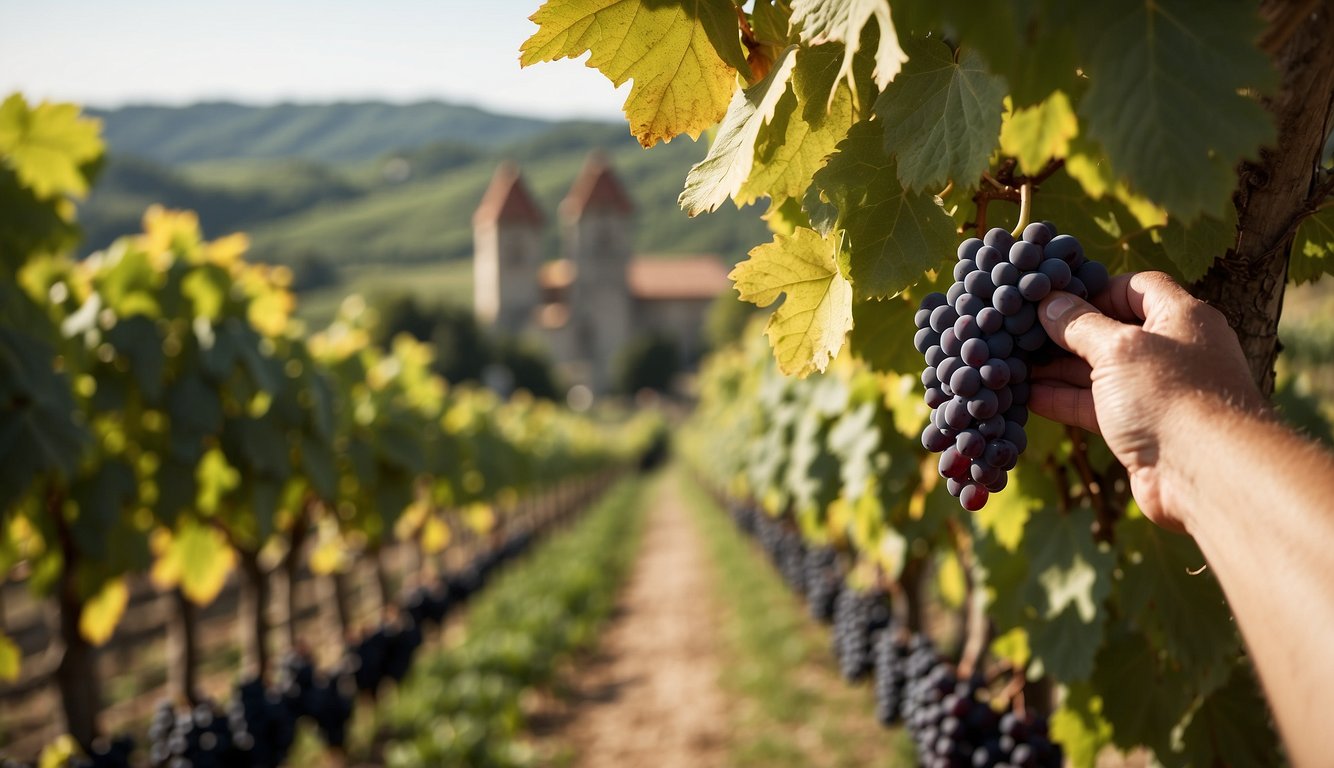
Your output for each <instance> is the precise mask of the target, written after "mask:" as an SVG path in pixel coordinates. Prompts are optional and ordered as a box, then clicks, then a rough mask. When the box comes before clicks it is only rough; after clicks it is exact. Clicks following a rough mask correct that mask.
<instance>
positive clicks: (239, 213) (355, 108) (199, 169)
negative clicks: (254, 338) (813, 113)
mask: <svg viewBox="0 0 1334 768" xmlns="http://www.w3.org/2000/svg"><path fill="white" fill-rule="evenodd" d="M100 116H101V118H102V119H103V121H104V125H105V131H106V136H107V139H108V144H109V147H110V153H109V159H108V161H107V163H106V167H105V169H104V171H103V173H102V176H101V178H100V181H99V183H98V184H97V186H96V188H95V189H94V191H93V194H92V195H91V197H90V198H89V199H88V201H87V202H86V203H85V204H84V205H83V206H82V210H81V211H80V221H81V222H82V225H83V227H84V231H85V233H86V239H85V246H84V251H85V252H88V251H92V250H95V249H97V248H100V247H103V246H104V245H106V244H107V243H109V242H110V241H111V240H112V239H114V238H115V237H117V236H119V235H122V234H125V233H128V232H134V231H137V230H138V229H139V227H140V222H139V217H140V215H142V212H143V210H144V208H145V207H146V206H147V205H148V204H150V203H154V202H158V203H163V204H165V205H168V206H171V207H180V208H188V209H192V210H195V211H198V213H199V216H200V221H201V223H202V225H203V227H204V231H205V232H206V233H207V234H208V235H209V236H216V235H222V234H226V233H229V232H234V231H245V232H247V233H248V234H249V235H250V236H251V237H252V240H253V251H252V253H253V254H254V256H255V258H256V259H257V260H261V261H270V262H279V263H288V264H295V263H301V262H306V263H310V262H322V263H326V264H331V265H334V266H337V267H339V268H344V267H349V266H356V265H365V264H377V265H402V264H421V263H427V262H434V261H437V260H451V259H459V258H465V257H467V256H469V255H470V254H471V250H472V231H471V223H470V220H471V216H472V211H473V209H474V208H475V207H476V205H477V201H478V200H479V199H480V197H481V194H482V191H483V190H484V189H485V186H486V184H487V182H488V180H489V179H490V177H491V174H492V172H493V171H494V169H495V166H496V164H497V163H499V162H500V161H501V160H502V159H505V158H509V159H513V160H515V161H517V162H518V163H519V164H520V166H521V167H522V169H523V171H524V174H525V176H526V179H527V181H528V183H529V185H530V187H531V188H532V190H533V192H534V193H535V194H536V195H537V197H538V199H539V202H540V203H541V204H542V206H543V209H544V210H545V211H546V212H547V213H548V214H549V215H550V216H551V217H552V219H553V221H554V217H555V211H556V206H557V205H558V204H559V202H560V200H561V198H562V197H563V196H564V195H565V193H566V191H567V190H568V189H569V186H570V184H571V183H572V182H573V180H574V177H575V174H576V173H577V172H578V169H579V168H580V166H581V165H582V163H583V162H584V159H585V157H586V155H587V154H588V153H589V152H590V151H593V150H595V149H600V150H603V151H605V152H607V153H608V154H609V156H610V158H611V162H612V164H613V165H614V167H615V168H616V170H617V172H618V173H619V174H620V175H621V177H622V179H623V180H624V181H625V183H626V187H627V189H629V191H630V193H631V195H633V196H634V198H635V202H636V203H637V204H638V206H639V211H640V218H639V233H638V240H637V243H636V247H637V249H638V250H640V251H641V252H663V253H672V252H676V253H690V252H713V253H718V254H720V255H721V256H722V257H723V258H725V259H727V260H729V261H734V260H738V259H739V258H741V256H742V255H743V254H744V252H745V250H746V247H747V246H748V245H749V244H751V243H753V242H754V241H755V240H756V239H757V238H761V237H762V236H763V231H764V227H763V223H762V222H761V221H760V220H759V209H749V210H747V211H743V212H737V211H735V210H729V211H726V212H724V213H723V214H722V215H719V216H714V217H705V218H700V219H696V220H691V219H688V218H687V217H686V216H685V214H683V213H682V212H681V211H680V209H679V208H678V206H677V204H676V197H677V195H678V194H679V192H680V185H681V180H682V179H683V178H684V177H685V174H686V172H687V171H688V170H689V168H690V165H691V164H692V163H694V162H696V161H698V160H699V159H700V158H701V157H703V155H704V152H705V147H704V146H703V145H702V144H694V143H691V142H689V141H687V140H685V139H681V140H679V141H676V142H673V143H672V144H671V145H670V146H668V147H666V148H664V150H663V151H661V152H656V153H644V152H641V151H640V150H639V146H638V143H637V142H636V141H635V140H634V139H633V137H631V136H630V135H629V133H628V131H627V130H626V129H625V127H624V126H622V125H617V124H611V123H588V122H544V121H539V120H533V119H530V118H521V117H511V116H505V115H496V114H491V113H486V112H482V111H480V110H476V109H473V108H465V107H455V106H452V105H445V104H420V105H410V106H394V105H388V104H336V105H307V106H294V105H283V106H276V107H264V108H260V107H243V106H239V105H234V104H201V105H195V106H191V107H183V108H168V107H130V108H126V109H122V110H117V111H113V112H103V113H100ZM354 135H355V136H356V138H355V139H353V138H351V137H352V136H354ZM548 237H549V241H550V242H549V244H548V252H549V253H552V254H554V253H555V252H556V248H557V243H556V234H555V228H554V227H552V228H551V229H550V230H549V231H548Z"/></svg>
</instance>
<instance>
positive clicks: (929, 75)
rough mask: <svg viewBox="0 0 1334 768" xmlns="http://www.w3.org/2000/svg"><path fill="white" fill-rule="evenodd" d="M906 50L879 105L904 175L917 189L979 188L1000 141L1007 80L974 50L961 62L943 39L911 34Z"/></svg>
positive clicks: (906, 185)
mask: <svg viewBox="0 0 1334 768" xmlns="http://www.w3.org/2000/svg"><path fill="white" fill-rule="evenodd" d="M907 49H908V52H909V53H910V55H911V56H912V59H911V60H910V61H909V63H908V64H907V65H906V66H905V67H904V68H903V72H902V73H901V74H900V75H899V76H898V78H897V79H895V81H894V82H893V83H891V84H890V85H889V87H888V88H886V89H885V91H884V93H882V94H880V98H879V99H877V100H876V103H875V113H876V115H877V116H878V117H879V118H880V120H881V121H882V122H883V124H884V131H885V141H884V143H885V151H886V152H888V153H890V154H892V155H895V156H896V157H897V158H898V177H899V181H900V182H901V183H902V185H903V188H904V189H907V190H912V191H917V192H921V191H933V192H934V191H937V190H940V189H941V188H943V187H944V186H945V185H946V184H947V183H948V182H949V181H950V180H951V179H953V180H954V181H955V182H957V183H958V184H960V185H962V186H964V187H967V188H971V187H974V186H976V185H977V182H978V180H979V179H981V177H982V172H983V171H985V170H986V169H987V163H988V162H989V160H990V158H991V153H992V152H993V151H994V150H995V149H996V143H997V141H998V140H999V136H1000V128H1001V114H1002V112H1003V111H1004V107H1005V81H1004V80H1003V79H1001V78H999V77H996V76H995V75H993V74H991V73H990V72H988V71H987V69H986V64H985V63H984V62H983V61H982V58H981V57H980V56H978V55H977V54H975V53H972V52H971V51H964V52H963V55H962V56H961V57H960V58H959V60H958V61H957V62H956V61H955V60H954V54H953V52H952V51H951V50H950V48H949V46H947V45H945V44H944V43H942V42H940V41H939V40H934V39H933V40H923V39H920V38H911V39H909V40H908V43H907Z"/></svg>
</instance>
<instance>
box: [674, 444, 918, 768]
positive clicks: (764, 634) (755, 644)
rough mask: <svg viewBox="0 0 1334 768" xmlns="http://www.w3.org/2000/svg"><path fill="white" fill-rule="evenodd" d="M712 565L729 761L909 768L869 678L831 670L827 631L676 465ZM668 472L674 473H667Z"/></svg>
mask: <svg viewBox="0 0 1334 768" xmlns="http://www.w3.org/2000/svg"><path fill="white" fill-rule="evenodd" d="M676 474H677V476H678V478H679V479H680V481H681V483H682V486H683V488H684V496H685V499H686V504H687V505H688V506H689V507H690V511H691V513H692V515H693V519H694V520H695V522H696V524H697V527H698V529H699V530H700V532H701V533H702V534H703V537H704V539H705V542H706V546H707V547H708V549H709V551H710V553H711V554H712V556H713V557H712V559H713V563H714V567H715V568H716V569H717V579H716V582H717V584H718V602H719V603H720V607H721V613H722V616H721V624H722V630H723V633H722V634H723V639H724V648H723V649H722V652H723V665H722V666H723V670H724V671H723V675H722V680H721V682H722V684H723V686H724V687H725V689H726V690H727V693H728V695H729V697H730V698H731V699H732V700H733V701H735V702H736V705H735V709H734V712H733V713H732V719H733V723H732V732H733V736H732V739H731V744H730V745H729V746H730V750H731V755H730V759H729V761H728V763H727V764H728V765H730V766H737V767H738V768H746V767H747V766H765V767H766V768H782V767H783V766H793V767H794V768H795V767H796V766H831V767H834V768H841V767H842V766H847V767H848V768H867V766H911V765H915V764H916V761H915V759H914V757H913V752H912V746H911V743H910V740H909V739H908V738H907V737H906V736H905V735H904V734H903V733H902V732H901V731H899V730H894V731H886V730H884V729H882V728H880V726H879V724H878V723H877V722H876V721H875V715H874V711H875V710H874V702H873V699H872V694H871V690H870V687H869V685H868V684H866V683H862V684H859V685H857V686H850V685H849V684H847V683H845V682H844V681H843V680H842V679H841V678H840V677H839V675H838V669H837V667H836V666H835V663H834V658H833V655H832V654H831V652H830V642H831V641H830V634H829V631H828V630H827V629H825V628H823V627H821V626H820V625H819V624H818V623H816V622H815V621H813V620H812V619H811V618H809V616H808V615H807V613H806V609H805V606H804V604H803V603H802V602H801V600H800V599H799V598H798V597H797V596H796V595H794V594H793V593H792V592H791V591H790V590H788V588H787V587H786V586H785V585H784V584H783V582H782V580H781V579H780V578H779V576H778V573H777V572H776V571H775V570H774V569H773V568H772V566H771V565H770V564H769V562H768V560H767V559H765V557H764V555H763V553H762V552H761V551H760V550H759V549H758V548H757V547H755V546H754V545H753V544H752V542H750V541H749V540H748V539H746V538H745V537H744V536H743V535H742V534H741V533H740V532H739V531H737V530H736V528H735V527H734V526H733V524H732V521H731V519H730V518H729V517H728V516H727V515H726V514H725V513H724V511H723V510H722V509H721V508H719V506H718V505H717V504H716V503H714V501H713V500H712V499H711V498H709V496H708V495H707V494H706V493H705V492H704V490H703V489H702V488H701V487H700V486H699V485H698V484H697V483H695V482H694V481H693V480H691V479H688V478H686V477H685V473H684V472H683V471H680V470H678V471H677V472H676ZM674 479H675V478H674Z"/></svg>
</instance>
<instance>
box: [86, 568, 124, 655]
mask: <svg viewBox="0 0 1334 768" xmlns="http://www.w3.org/2000/svg"><path fill="white" fill-rule="evenodd" d="M129 603H130V590H129V589H128V588H126V586H125V579H112V580H111V581H108V582H107V583H106V584H103V585H102V589H100V590H98V592H97V594H96V595H93V597H92V598H90V599H89V600H88V601H87V602H85V603H84V604H83V612H82V613H80V614H79V634H81V635H83V637H84V639H86V640H87V641H88V642H90V643H92V644H93V645H99V646H100V645H104V644H105V643H106V641H108V640H110V639H111V635H112V633H114V632H115V631H116V625H117V624H119V623H120V617H121V616H124V615H125V606H127V605H129Z"/></svg>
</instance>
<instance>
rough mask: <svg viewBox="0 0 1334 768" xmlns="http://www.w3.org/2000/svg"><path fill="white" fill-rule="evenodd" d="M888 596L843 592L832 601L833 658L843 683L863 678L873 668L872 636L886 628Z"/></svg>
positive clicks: (845, 590)
mask: <svg viewBox="0 0 1334 768" xmlns="http://www.w3.org/2000/svg"><path fill="white" fill-rule="evenodd" d="M889 620H890V613H889V596H888V595H887V594H886V593H885V592H883V591H881V590H875V589H873V590H867V591H865V592H859V591H857V590H855V589H844V590H843V591H842V592H840V593H839V594H838V599H837V600H835V601H834V656H835V657H836V658H837V659H838V671H839V674H841V675H842V676H843V679H844V680H848V681H856V680H861V679H862V678H864V677H866V675H867V674H869V673H870V672H871V669H872V667H873V666H874V662H875V659H874V657H873V656H872V653H871V649H872V648H873V647H874V645H875V639H876V635H877V634H878V633H880V632H882V631H883V630H884V629H885V628H886V627H888V626H889Z"/></svg>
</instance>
